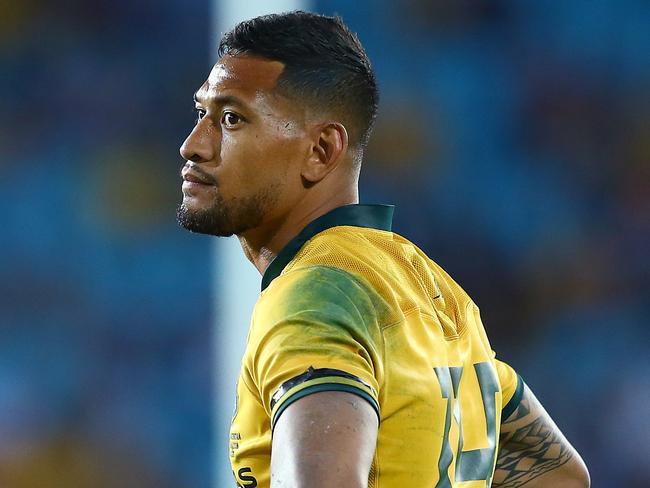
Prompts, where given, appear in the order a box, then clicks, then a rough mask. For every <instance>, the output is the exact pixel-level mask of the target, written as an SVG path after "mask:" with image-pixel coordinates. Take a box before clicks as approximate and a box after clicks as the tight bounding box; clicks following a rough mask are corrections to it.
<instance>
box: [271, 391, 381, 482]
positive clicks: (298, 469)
mask: <svg viewBox="0 0 650 488" xmlns="http://www.w3.org/2000/svg"><path fill="white" fill-rule="evenodd" d="M377 430H378V419H377V414H376V412H375V410H374V409H373V407H372V406H371V405H370V404H369V403H368V402H367V401H366V400H364V399H362V398H361V397H359V396H357V395H354V394H352V393H347V392H340V391H325V392H319V393H314V394H311V395H308V396H306V397H303V398H301V399H299V400H297V401H295V402H294V403H292V404H291V405H290V406H289V407H288V408H287V409H286V410H285V411H284V412H283V413H282V416H281V417H280V418H279V419H278V421H277V423H276V425H275V429H274V430H273V444H272V449H271V487H272V488H287V487H291V488H294V487H302V486H310V487H318V488H320V487H323V488H325V487H340V486H346V487H362V486H363V487H366V486H367V484H368V475H369V472H370V467H371V464H372V459H373V456H374V453H375V447H376V444H377Z"/></svg>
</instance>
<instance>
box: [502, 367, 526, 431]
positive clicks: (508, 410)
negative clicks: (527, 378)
mask: <svg viewBox="0 0 650 488" xmlns="http://www.w3.org/2000/svg"><path fill="white" fill-rule="evenodd" d="M523 396H524V380H523V379H521V376H519V375H517V388H516V389H515V394H514V395H512V398H511V399H510V401H509V402H508V403H507V404H506V406H505V407H503V408H502V409H501V421H502V422H503V421H504V420H505V419H507V418H508V417H510V416H511V415H512V413H513V412H514V411H515V409H516V408H517V407H518V406H519V403H520V402H521V397H523Z"/></svg>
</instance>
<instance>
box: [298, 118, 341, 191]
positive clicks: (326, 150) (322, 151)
mask: <svg viewBox="0 0 650 488" xmlns="http://www.w3.org/2000/svg"><path fill="white" fill-rule="evenodd" d="M313 141H314V142H313V145H312V149H311V153H310V155H309V157H308V158H307V160H306V161H305V164H304V165H303V168H302V173H301V175H302V177H303V178H304V179H305V180H306V181H307V182H309V183H317V182H319V181H320V180H322V179H323V178H325V176H327V175H328V174H329V173H330V172H332V171H333V170H334V169H335V168H336V167H337V166H338V165H339V164H340V163H341V162H342V160H343V158H344V156H345V154H346V153H347V150H348V131H347V130H346V129H345V127H344V126H343V124H340V123H339V122H325V123H323V124H319V125H318V126H317V127H315V128H314V139H313Z"/></svg>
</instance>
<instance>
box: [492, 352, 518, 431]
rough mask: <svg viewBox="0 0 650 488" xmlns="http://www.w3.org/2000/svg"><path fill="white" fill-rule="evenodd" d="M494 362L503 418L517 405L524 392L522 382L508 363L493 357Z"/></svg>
mask: <svg viewBox="0 0 650 488" xmlns="http://www.w3.org/2000/svg"><path fill="white" fill-rule="evenodd" d="M494 363H495V366H496V369H497V374H498V376H499V383H500V384H501V395H502V399H503V408H502V410H501V418H502V419H503V420H505V419H507V418H508V417H510V415H511V414H512V412H514V411H515V409H516V408H517V406H518V405H519V402H520V401H521V397H522V395H523V393H524V382H523V380H522V379H521V377H520V376H519V375H518V374H517V373H516V372H515V370H514V369H512V367H510V366H509V365H508V364H506V363H504V362H503V361H499V360H498V359H495V360H494Z"/></svg>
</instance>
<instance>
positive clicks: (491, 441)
mask: <svg viewBox="0 0 650 488" xmlns="http://www.w3.org/2000/svg"><path fill="white" fill-rule="evenodd" d="M434 370H435V372H436V376H437V377H438V381H439V382H440V390H441V391H442V397H443V398H445V399H447V413H446V415H445V432H444V437H443V439H442V448H441V450H440V459H438V471H439V473H440V480H439V481H438V484H436V488H451V486H452V485H451V480H450V479H449V466H450V465H451V463H452V461H453V459H454V451H453V450H452V449H451V446H450V445H449V429H450V427H451V416H452V411H451V409H452V408H451V407H452V400H455V401H454V402H453V417H454V420H455V421H456V425H457V426H458V448H457V449H456V453H457V454H456V474H455V476H454V478H455V481H456V482H460V481H470V480H485V486H486V487H489V486H490V484H491V481H492V479H491V478H492V475H493V467H494V455H495V453H496V446H497V429H496V427H497V412H496V403H495V400H494V394H495V393H496V392H497V391H499V381H498V379H497V375H496V372H495V370H494V367H493V366H492V364H491V363H489V362H485V363H476V364H475V365H474V370H475V371H476V377H477V378H478V384H479V387H480V389H481V397H482V399H483V410H484V412H485V421H486V425H487V438H488V447H486V448H483V449H475V450H473V451H463V426H462V423H461V412H460V402H459V401H458V399H459V398H460V397H459V392H458V386H459V385H460V378H461V376H462V375H463V368H462V367H459V366H455V367H449V368H447V367H444V368H434Z"/></svg>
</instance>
